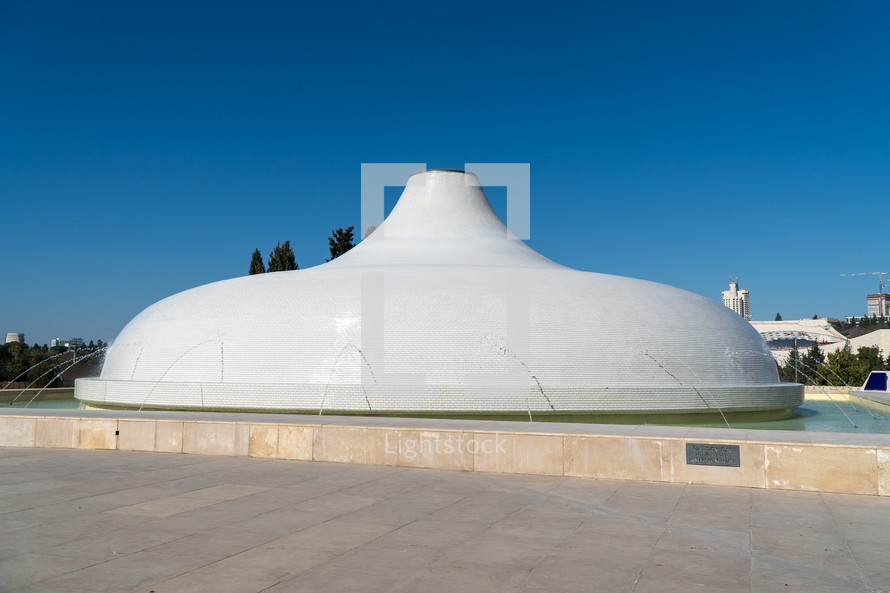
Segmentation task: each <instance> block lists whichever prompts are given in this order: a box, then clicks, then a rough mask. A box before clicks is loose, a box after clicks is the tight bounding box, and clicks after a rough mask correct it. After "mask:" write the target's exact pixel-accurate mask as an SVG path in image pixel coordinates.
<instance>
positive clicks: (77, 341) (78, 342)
mask: <svg viewBox="0 0 890 593" xmlns="http://www.w3.org/2000/svg"><path fill="white" fill-rule="evenodd" d="M50 346H52V347H53V348H55V347H56V346H64V347H65V348H81V347H82V346H83V338H70V339H68V340H63V339H62V338H53V341H52V344H50Z"/></svg>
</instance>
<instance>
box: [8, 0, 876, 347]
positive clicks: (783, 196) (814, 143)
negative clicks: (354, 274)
mask: <svg viewBox="0 0 890 593" xmlns="http://www.w3.org/2000/svg"><path fill="white" fill-rule="evenodd" d="M503 7H504V5H502V4H492V5H485V4H480V3H477V2H467V3H462V2H449V3H444V4H443V3H438V4H429V3H423V2H410V3H405V4H401V5H388V4H383V3H360V4H356V5H349V4H338V3H323V2H319V3H296V2H281V3H274V2H206V3H203V2H178V1H177V2H162V1H152V2H141V3H133V2H40V1H36V2H12V1H10V0H0V223H2V224H0V232H2V241H3V243H2V245H3V249H2V257H0V262H2V263H0V265H2V268H0V332H11V331H16V332H24V333H25V334H26V340H27V341H28V342H29V343H34V342H38V343H41V344H43V343H46V342H49V341H50V340H51V339H52V338H53V337H62V338H67V337H72V336H77V337H83V338H86V339H91V338H92V339H95V338H101V339H103V340H106V341H108V340H111V339H113V338H114V337H115V335H116V334H117V332H118V331H119V330H120V329H121V328H122V327H123V325H124V324H126V322H127V321H128V320H129V319H131V318H132V317H133V316H134V315H136V314H137V313H138V312H139V311H140V310H142V309H143V308H144V307H146V306H148V305H150V304H151V303H153V302H155V301H157V300H159V299H161V298H163V297H165V296H168V295H171V294H173V293H176V292H179V291H182V290H185V289H188V288H191V287H193V286H197V285H200V284H204V283H207V282H211V281H215V280H221V279H224V278H231V277H234V276H239V275H243V274H246V273H247V268H248V264H249V260H250V254H251V253H252V251H253V250H254V248H256V247H259V248H260V250H261V251H262V252H263V254H264V255H267V254H268V253H269V251H270V250H271V249H272V247H274V245H275V243H276V242H277V241H284V240H285V239H289V240H290V241H291V243H292V245H293V247H294V250H295V252H296V256H297V261H298V263H299V265H300V267H301V268H307V267H311V266H315V265H318V264H320V263H322V262H324V260H325V257H326V256H327V255H328V252H327V237H328V236H329V235H330V232H331V229H333V228H336V227H346V226H349V225H355V226H356V227H358V225H359V222H360V221H359V218H360V185H359V182H360V166H361V163H363V162H369V163H381V162H426V163H428V165H429V166H430V167H453V168H462V167H463V164H464V163H465V162H521V163H530V165H531V181H532V194H531V197H532V213H531V222H532V227H531V232H532V238H531V240H530V241H529V243H530V245H531V246H532V247H533V248H535V249H537V250H538V251H540V252H541V253H543V254H544V255H546V256H548V257H550V258H551V259H554V260H556V261H558V262H560V263H563V264H565V265H569V266H572V267H575V268H579V269H584V270H591V271H598V272H606V273H611V274H621V275H626V276H633V277H637V278H644V279H648V280H654V281H657V282H663V283H666V284H671V285H675V286H678V287H681V288H685V289H687V290H691V291H693V292H696V293H699V294H703V295H705V296H708V297H711V298H714V299H719V298H720V292H721V291H722V290H724V289H726V287H727V282H728V278H729V275H730V274H734V273H736V272H738V273H739V274H740V277H741V284H742V287H743V288H748V289H749V290H750V291H751V301H752V313H753V315H754V317H755V318H757V319H773V318H774V316H775V314H776V313H777V312H781V313H782V315H783V317H784V318H786V319H789V318H794V317H810V316H812V315H813V314H814V313H817V314H819V315H828V316H843V315H849V314H861V313H862V312H863V311H864V309H865V295H866V294H867V293H869V292H875V291H876V290H877V284H878V282H877V277H863V278H842V277H840V276H839V274H841V273H845V272H870V271H890V270H888V268H890V257H888V249H887V245H888V230H890V225H888V218H887V215H888V212H890V199H888V196H890V107H888V106H890V34H888V30H890V4H888V3H886V2H877V1H875V2H851V3H835V2H799V3H775V2H706V1H702V2H608V3H606V2H601V3H594V4H593V5H592V6H591V5H588V4H586V3H577V4H564V3H558V2H550V3H545V4H535V5H534V6H532V7H529V8H523V7H522V6H521V5H518V4H514V5H511V6H510V7H509V9H506V10H505V9H504V8H503ZM494 201H495V202H499V201H501V202H502V201H504V197H503V192H501V193H500V194H498V193H497V192H495V196H494ZM496 206H497V207H498V209H500V210H503V205H502V204H501V205H498V204H496Z"/></svg>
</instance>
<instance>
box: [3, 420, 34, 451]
mask: <svg viewBox="0 0 890 593" xmlns="http://www.w3.org/2000/svg"><path fill="white" fill-rule="evenodd" d="M36 433H37V419H36V418H33V417H27V416H0V447H33V446H34V439H35V436H36Z"/></svg>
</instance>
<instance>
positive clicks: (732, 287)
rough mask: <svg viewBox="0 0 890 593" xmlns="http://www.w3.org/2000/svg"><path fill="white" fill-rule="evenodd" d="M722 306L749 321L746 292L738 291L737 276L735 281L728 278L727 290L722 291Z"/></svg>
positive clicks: (749, 312)
mask: <svg viewBox="0 0 890 593" xmlns="http://www.w3.org/2000/svg"><path fill="white" fill-rule="evenodd" d="M723 304H724V305H725V306H727V307H729V308H730V309H732V310H733V311H735V312H736V313H738V314H739V315H741V316H742V317H744V318H745V319H747V320H749V321H750V320H751V311H750V307H749V305H748V291H747V290H739V275H738V274H736V276H735V280H733V279H732V276H730V277H729V290H724V291H723Z"/></svg>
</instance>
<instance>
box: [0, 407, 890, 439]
mask: <svg viewBox="0 0 890 593" xmlns="http://www.w3.org/2000/svg"><path fill="white" fill-rule="evenodd" d="M7 405H8V404H7ZM3 407H5V406H3V405H0V413H2V409H3ZM12 407H13V408H24V407H28V408H39V409H57V410H77V409H80V407H81V403H80V402H79V401H77V400H75V399H63V400H56V401H34V402H31V403H30V404H28V402H27V401H17V402H16V403H14V404H12ZM794 412H795V413H794V416H793V417H792V418H787V419H784V420H769V421H764V422H732V421H730V426H731V427H732V428H745V429H758V428H759V429H762V430H804V431H813V432H853V433H872V434H875V433H876V434H890V416H887V415H886V414H881V413H880V412H875V411H872V410H869V409H867V408H864V407H862V406H859V405H856V404H853V403H851V402H848V401H846V400H838V401H836V402H832V401H819V400H815V401H807V402H804V404H803V405H802V406H798V407H797V408H795V409H794ZM688 425H689V426H705V427H725V426H726V424H725V423H723V422H707V423H702V424H694V423H688Z"/></svg>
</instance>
